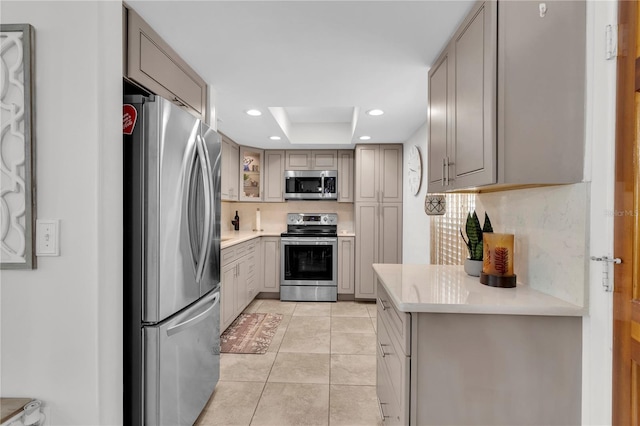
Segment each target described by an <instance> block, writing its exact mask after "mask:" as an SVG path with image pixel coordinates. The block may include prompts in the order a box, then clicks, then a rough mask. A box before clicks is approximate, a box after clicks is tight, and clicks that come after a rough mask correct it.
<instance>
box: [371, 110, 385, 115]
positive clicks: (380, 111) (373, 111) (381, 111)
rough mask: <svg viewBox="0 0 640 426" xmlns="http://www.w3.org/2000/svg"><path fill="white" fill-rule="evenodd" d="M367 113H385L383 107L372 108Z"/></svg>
mask: <svg viewBox="0 0 640 426" xmlns="http://www.w3.org/2000/svg"><path fill="white" fill-rule="evenodd" d="M367 114H369V115H382V114H384V111H383V110H381V109H370V110H369V111H367Z"/></svg>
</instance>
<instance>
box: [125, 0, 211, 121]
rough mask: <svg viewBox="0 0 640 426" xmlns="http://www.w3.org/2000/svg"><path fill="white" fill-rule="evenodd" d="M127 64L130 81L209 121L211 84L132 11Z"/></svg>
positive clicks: (128, 26) (128, 13)
mask: <svg viewBox="0 0 640 426" xmlns="http://www.w3.org/2000/svg"><path fill="white" fill-rule="evenodd" d="M126 63H127V72H126V76H127V77H128V78H130V79H131V80H133V81H135V82H137V83H139V84H140V85H142V86H144V87H146V88H147V89H149V90H150V91H151V92H153V93H155V94H157V95H160V96H162V97H164V98H167V99H169V100H171V101H172V102H174V103H175V104H178V105H180V106H182V107H184V108H185V109H186V110H188V111H189V112H190V113H192V114H193V115H195V116H196V117H198V118H200V119H202V120H204V121H205V122H208V117H207V83H206V82H205V81H204V80H203V79H202V78H200V76H198V74H197V73H196V72H195V71H194V70H193V69H192V68H191V67H190V66H189V65H188V64H187V63H186V62H184V61H183V60H182V59H181V58H180V56H179V55H178V54H177V53H176V52H175V51H174V50H173V49H172V48H171V47H170V46H169V45H168V44H167V43H166V42H165V41H164V40H162V39H161V38H160V36H159V35H158V34H157V33H156V32H155V31H154V30H153V29H152V28H151V27H150V26H149V25H148V24H147V23H146V22H145V21H144V20H143V19H142V18H141V17H140V16H139V15H138V14H137V13H136V12H135V11H134V10H132V9H128V10H127V60H126Z"/></svg>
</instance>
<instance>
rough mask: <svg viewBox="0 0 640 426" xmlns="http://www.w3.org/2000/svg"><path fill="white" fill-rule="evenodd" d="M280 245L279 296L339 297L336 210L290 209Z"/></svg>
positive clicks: (332, 299)
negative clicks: (327, 211)
mask: <svg viewBox="0 0 640 426" xmlns="http://www.w3.org/2000/svg"><path fill="white" fill-rule="evenodd" d="M280 247H281V248H280V250H281V253H280V254H281V256H280V258H281V259H282V260H281V270H280V277H281V278H280V300H294V301H321V302H335V301H337V300H338V278H337V277H338V256H337V250H338V215H337V214H336V213H289V214H288V215H287V232H284V233H282V235H281V244H280Z"/></svg>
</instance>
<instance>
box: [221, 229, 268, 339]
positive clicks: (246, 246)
mask: <svg viewBox="0 0 640 426" xmlns="http://www.w3.org/2000/svg"><path fill="white" fill-rule="evenodd" d="M259 247H260V239H259V238H254V239H252V240H249V241H246V242H244V243H240V244H236V245H234V246H232V247H229V248H226V249H223V250H221V252H220V259H221V263H222V268H221V283H220V332H221V333H222V332H223V331H224V330H225V329H226V328H227V327H229V325H231V323H232V322H233V320H234V319H236V317H237V316H238V315H240V313H242V311H243V310H244V308H246V307H247V305H249V303H251V301H252V300H253V299H254V298H255V297H256V295H257V294H258V290H259V285H260V281H259V280H260V275H259V272H258V271H259V270H260V266H261V264H260V251H259Z"/></svg>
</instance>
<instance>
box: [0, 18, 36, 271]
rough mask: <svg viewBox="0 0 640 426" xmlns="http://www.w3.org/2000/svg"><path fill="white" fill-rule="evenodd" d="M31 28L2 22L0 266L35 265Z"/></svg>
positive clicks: (0, 66)
mask: <svg viewBox="0 0 640 426" xmlns="http://www.w3.org/2000/svg"><path fill="white" fill-rule="evenodd" d="M32 42H33V27H31V25H28V24H8V25H4V24H3V25H0V121H1V127H0V129H1V130H0V241H1V247H0V266H1V267H2V269H33V268H35V250H34V235H35V228H34V221H35V176H34V171H35V167H34V166H35V163H34V158H35V155H34V154H35V144H34V141H33V132H32V107H33V103H32V96H33V91H32V66H33V60H32V59H33V57H32V55H33V49H32Z"/></svg>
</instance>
